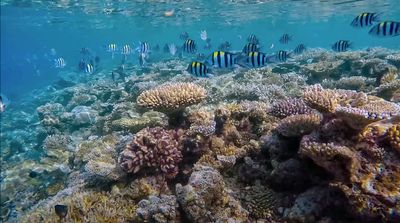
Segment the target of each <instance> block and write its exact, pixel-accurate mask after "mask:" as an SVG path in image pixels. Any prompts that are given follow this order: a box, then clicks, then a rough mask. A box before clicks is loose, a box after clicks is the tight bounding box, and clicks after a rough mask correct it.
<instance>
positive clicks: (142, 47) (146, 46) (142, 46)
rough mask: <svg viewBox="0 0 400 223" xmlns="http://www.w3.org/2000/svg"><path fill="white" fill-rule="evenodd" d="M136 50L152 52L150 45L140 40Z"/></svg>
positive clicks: (146, 52) (143, 52)
mask: <svg viewBox="0 0 400 223" xmlns="http://www.w3.org/2000/svg"><path fill="white" fill-rule="evenodd" d="M136 51H137V52H139V54H148V53H149V52H150V45H149V44H148V43H147V42H139V46H138V47H137V48H136Z"/></svg>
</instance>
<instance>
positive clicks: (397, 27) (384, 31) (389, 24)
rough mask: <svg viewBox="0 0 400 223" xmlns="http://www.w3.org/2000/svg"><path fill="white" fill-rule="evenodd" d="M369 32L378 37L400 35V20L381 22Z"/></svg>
mask: <svg viewBox="0 0 400 223" xmlns="http://www.w3.org/2000/svg"><path fill="white" fill-rule="evenodd" d="M369 34H370V35H373V36H378V37H393V36H398V35H400V22H393V21H384V22H380V23H378V24H376V25H375V26H373V27H372V28H371V30H370V31H369Z"/></svg>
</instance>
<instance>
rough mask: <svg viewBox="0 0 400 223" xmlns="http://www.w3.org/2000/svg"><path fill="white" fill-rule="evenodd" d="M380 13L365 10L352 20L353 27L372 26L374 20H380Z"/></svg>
mask: <svg viewBox="0 0 400 223" xmlns="http://www.w3.org/2000/svg"><path fill="white" fill-rule="evenodd" d="M379 20H380V19H379V15H378V14H377V13H371V12H364V13H361V14H360V15H358V16H356V17H355V18H354V20H353V21H352V22H351V26H353V27H369V26H372V25H373V23H374V22H379Z"/></svg>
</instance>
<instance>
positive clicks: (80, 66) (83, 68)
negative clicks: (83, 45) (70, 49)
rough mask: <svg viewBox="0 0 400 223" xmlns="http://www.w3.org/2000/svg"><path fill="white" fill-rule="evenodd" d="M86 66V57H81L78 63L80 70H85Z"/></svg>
mask: <svg viewBox="0 0 400 223" xmlns="http://www.w3.org/2000/svg"><path fill="white" fill-rule="evenodd" d="M85 68H86V62H85V60H84V59H81V60H80V61H79V63H78V70H79V71H85Z"/></svg>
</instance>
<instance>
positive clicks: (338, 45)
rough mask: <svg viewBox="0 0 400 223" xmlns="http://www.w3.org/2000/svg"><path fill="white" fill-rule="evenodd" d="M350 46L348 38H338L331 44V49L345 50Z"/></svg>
mask: <svg viewBox="0 0 400 223" xmlns="http://www.w3.org/2000/svg"><path fill="white" fill-rule="evenodd" d="M350 47H351V43H350V41H348V40H339V41H337V42H335V43H334V44H333V45H332V50H333V51H336V52H346V51H347V50H348V49H349V48H350Z"/></svg>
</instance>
